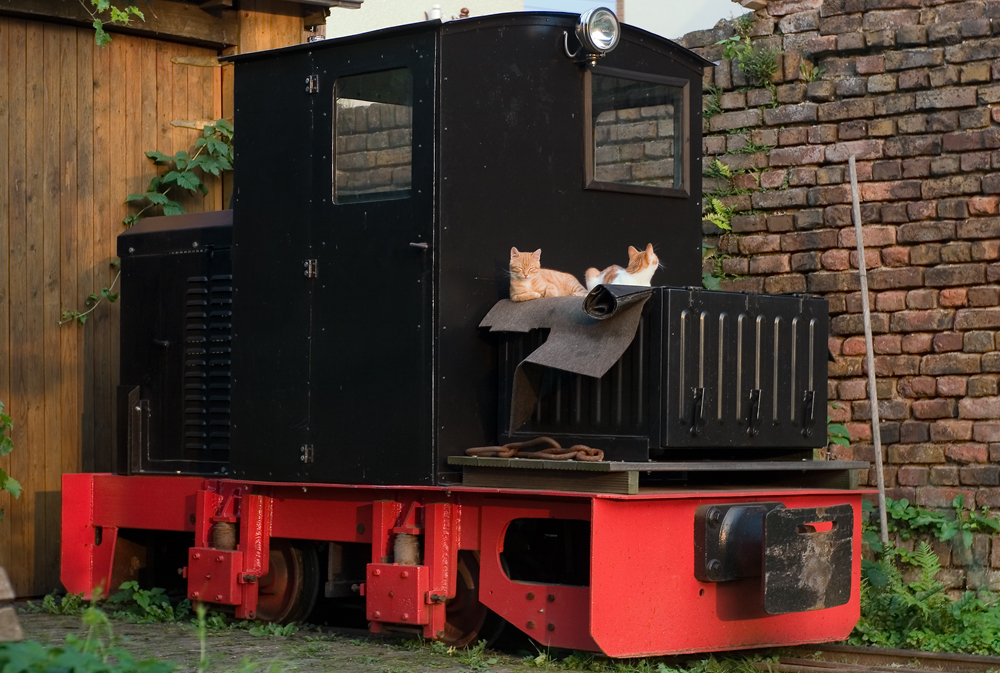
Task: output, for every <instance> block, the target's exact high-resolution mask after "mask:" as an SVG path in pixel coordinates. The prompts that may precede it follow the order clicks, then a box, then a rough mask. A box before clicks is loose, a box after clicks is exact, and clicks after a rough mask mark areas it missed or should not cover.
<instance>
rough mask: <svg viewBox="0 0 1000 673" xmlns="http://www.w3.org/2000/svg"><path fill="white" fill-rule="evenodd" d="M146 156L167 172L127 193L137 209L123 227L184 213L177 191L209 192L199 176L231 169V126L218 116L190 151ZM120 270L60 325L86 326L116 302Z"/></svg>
mask: <svg viewBox="0 0 1000 673" xmlns="http://www.w3.org/2000/svg"><path fill="white" fill-rule="evenodd" d="M146 156H147V157H148V158H149V159H150V160H152V162H153V163H154V164H156V165H157V166H164V167H166V168H167V172H166V173H165V174H163V175H157V176H155V177H154V178H153V179H152V180H150V181H149V186H148V187H146V191H144V192H142V193H138V194H129V195H128V197H127V198H126V199H125V203H128V204H130V205H131V206H132V207H135V208H138V210H137V211H135V212H133V213H129V214H128V215H127V216H126V217H125V218H124V219H123V220H122V224H124V225H125V227H126V228H129V227H131V226H133V225H134V224H135V223H136V222H138V221H139V220H141V219H142V218H144V217H149V216H150V215H158V214H162V215H181V214H183V213H184V212H185V210H184V206H182V205H181V204H180V202H178V201H177V200H176V198H175V197H176V196H177V194H178V193H180V192H185V191H186V192H187V193H188V194H196V193H199V192H200V193H201V194H208V185H206V184H205V182H204V180H202V177H203V176H204V175H205V174H207V173H210V174H212V175H214V176H216V177H220V176H221V175H222V172H223V171H230V170H232V169H233V125H232V124H230V123H229V122H228V121H226V120H225V119H217V120H216V121H215V122H214V123H212V124H206V125H205V127H204V128H203V129H202V135H201V137H200V138H198V140H197V141H195V144H194V147H193V148H192V150H191V152H186V151H184V150H181V151H180V152H177V153H176V154H173V155H169V154H164V153H163V152H157V151H155V150H154V151H149V152H146ZM118 265H119V262H118V260H112V262H111V267H112V268H117V267H118ZM121 273H122V272H121V270H120V269H119V270H118V273H117V274H115V277H114V280H112V281H111V284H110V285H108V286H107V287H103V288H101V291H100V293H99V294H98V293H95V294H91V295H89V296H88V297H87V300H86V302H85V305H84V308H85V310H82V311H81V310H75V311H63V312H62V320H60V321H59V324H60V325H67V324H69V323H73V322H75V323H76V324H77V325H85V324H86V323H87V316H88V315H90V314H91V313H93V312H94V310H95V309H96V308H97V307H98V306H99V305H100V304H101V303H102V302H104V301H108V302H114V301H117V300H118V296H119V294H120V293H119V292H115V291H114V290H115V286H116V285H117V284H118V281H119V279H120V278H121Z"/></svg>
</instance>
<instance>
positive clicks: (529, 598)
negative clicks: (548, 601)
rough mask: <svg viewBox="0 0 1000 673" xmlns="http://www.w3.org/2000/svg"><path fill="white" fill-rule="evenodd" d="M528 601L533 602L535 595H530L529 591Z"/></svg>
mask: <svg viewBox="0 0 1000 673" xmlns="http://www.w3.org/2000/svg"><path fill="white" fill-rule="evenodd" d="M528 600H529V601H533V600H535V594H533V593H531V592H530V591H529V592H528Z"/></svg>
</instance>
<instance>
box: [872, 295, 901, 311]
mask: <svg viewBox="0 0 1000 673" xmlns="http://www.w3.org/2000/svg"><path fill="white" fill-rule="evenodd" d="M906 294H907V293H906V292H905V291H903V290H893V291H890V292H880V293H879V294H878V295H877V296H876V297H875V308H876V310H878V311H902V310H904V309H906Z"/></svg>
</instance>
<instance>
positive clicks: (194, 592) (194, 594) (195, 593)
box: [191, 591, 200, 598]
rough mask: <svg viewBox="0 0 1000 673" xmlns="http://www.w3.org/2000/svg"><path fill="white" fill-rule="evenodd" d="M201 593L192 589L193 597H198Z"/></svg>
mask: <svg viewBox="0 0 1000 673" xmlns="http://www.w3.org/2000/svg"><path fill="white" fill-rule="evenodd" d="M199 595H200V594H199V593H198V592H197V591H192V592H191V598H198V596H199Z"/></svg>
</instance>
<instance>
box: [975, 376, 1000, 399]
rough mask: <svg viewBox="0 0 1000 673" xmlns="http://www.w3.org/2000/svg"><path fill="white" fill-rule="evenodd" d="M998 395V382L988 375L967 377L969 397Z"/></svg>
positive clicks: (999, 391) (999, 386)
mask: <svg viewBox="0 0 1000 673" xmlns="http://www.w3.org/2000/svg"><path fill="white" fill-rule="evenodd" d="M998 393H1000V381H998V380H997V377H995V376H990V375H989V374H982V375H980V376H970V377H969V397H992V396H995V395H997V394H998Z"/></svg>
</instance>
